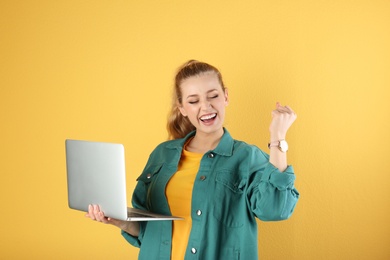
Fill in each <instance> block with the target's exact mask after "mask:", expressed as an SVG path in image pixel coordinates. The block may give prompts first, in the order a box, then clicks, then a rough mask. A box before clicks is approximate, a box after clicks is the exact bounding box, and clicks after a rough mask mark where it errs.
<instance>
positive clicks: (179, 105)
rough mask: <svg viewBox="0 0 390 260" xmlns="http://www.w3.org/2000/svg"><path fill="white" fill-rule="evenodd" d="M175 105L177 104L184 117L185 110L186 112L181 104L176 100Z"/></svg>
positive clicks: (185, 114)
mask: <svg viewBox="0 0 390 260" xmlns="http://www.w3.org/2000/svg"><path fill="white" fill-rule="evenodd" d="M176 106H177V108H178V109H179V111H180V113H181V115H182V116H184V117H186V116H187V112H186V110H185V109H184V108H183V106H182V105H181V104H180V103H179V102H176Z"/></svg>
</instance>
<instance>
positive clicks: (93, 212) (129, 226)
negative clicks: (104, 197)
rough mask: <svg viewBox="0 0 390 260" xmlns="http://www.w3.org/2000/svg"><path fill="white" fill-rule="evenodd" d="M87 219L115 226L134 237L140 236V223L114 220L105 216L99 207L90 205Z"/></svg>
mask: <svg viewBox="0 0 390 260" xmlns="http://www.w3.org/2000/svg"><path fill="white" fill-rule="evenodd" d="M85 217H87V218H90V219H92V220H94V221H97V222H102V223H104V224H111V225H114V226H116V227H118V228H120V229H122V230H124V231H126V232H127V233H129V234H131V235H132V236H138V233H139V223H138V222H130V221H124V220H119V219H114V218H109V217H106V216H105V215H104V213H103V212H102V211H101V210H100V207H99V206H98V205H89V206H88V213H87V214H85Z"/></svg>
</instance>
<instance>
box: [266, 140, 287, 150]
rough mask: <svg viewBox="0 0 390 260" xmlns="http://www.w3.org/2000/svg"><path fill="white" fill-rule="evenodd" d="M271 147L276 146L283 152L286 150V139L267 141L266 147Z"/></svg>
mask: <svg viewBox="0 0 390 260" xmlns="http://www.w3.org/2000/svg"><path fill="white" fill-rule="evenodd" d="M271 147H278V148H279V150H280V151H281V152H283V153H285V152H287V150H288V143H287V142H286V140H279V141H275V142H271V143H268V148H271Z"/></svg>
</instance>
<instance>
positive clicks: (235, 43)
mask: <svg viewBox="0 0 390 260" xmlns="http://www.w3.org/2000/svg"><path fill="white" fill-rule="evenodd" d="M389 32H390V2H389V1H380V0H375V1H374V0H366V1H348V0H332V1H311V0H301V1H287V0H285V1H283V0H280V1H222V0H221V1H205V0H200V1H50V0H48V1H13V0H2V1H0V98H1V100H0V122H1V126H0V138H1V144H0V160H1V161H0V185H1V189H0V198H1V203H0V206H1V215H2V218H1V221H0V223H1V224H0V227H1V229H0V232H1V235H0V258H1V259H89V258H87V257H90V259H136V256H137V253H138V250H137V249H135V248H132V247H131V246H129V245H127V244H126V242H125V241H124V240H123V239H122V238H121V236H120V235H119V231H117V230H116V229H115V228H114V227H111V226H105V225H101V224H98V223H94V222H92V221H89V220H87V219H85V218H84V217H83V213H81V212H77V211H72V210H70V209H68V207H67V191H66V173H65V152H64V140H65V138H76V139H89V140H98V141H109V142H120V143H124V145H125V147H126V148H127V149H126V160H127V161H126V163H127V168H128V172H127V177H128V180H127V185H128V190H129V195H128V197H129V199H130V196H131V191H132V189H133V187H134V185H135V179H136V177H137V175H138V174H139V173H140V171H141V170H142V168H143V166H144V164H145V162H146V159H147V157H148V155H149V153H150V152H151V150H152V149H153V148H154V147H155V145H157V144H158V143H159V142H161V141H163V140H165V138H166V132H165V118H166V113H167V111H168V107H169V98H170V89H171V85H172V78H173V75H174V72H175V70H176V67H177V66H178V65H179V64H181V63H182V62H184V61H186V60H187V59H190V58H195V59H199V60H203V61H207V62H210V63H211V64H214V65H216V66H217V67H219V68H220V69H221V71H222V73H223V74H224V76H225V81H226V84H227V86H228V88H229V90H230V92H229V93H230V99H231V101H230V105H229V107H228V112H227V113H228V116H227V121H226V126H227V127H228V129H229V130H230V132H231V133H232V134H233V136H234V137H235V138H237V139H243V140H246V141H247V142H249V143H255V144H257V145H258V146H259V147H261V148H263V149H265V150H266V143H267V141H268V133H267V128H268V124H269V122H270V111H271V109H272V108H273V106H274V103H275V102H276V101H280V102H282V103H283V104H285V103H288V104H290V105H291V106H292V107H293V108H294V109H295V110H296V112H297V113H298V120H297V122H296V124H295V125H294V126H293V128H292V129H291V131H290V133H289V135H288V141H289V142H290V147H291V148H290V151H289V159H290V162H291V163H293V164H294V166H295V169H296V173H297V182H296V186H297V188H298V189H299V191H300V192H301V199H300V201H299V204H298V206H297V209H296V211H295V213H294V215H293V217H292V218H291V219H289V220H288V221H284V222H278V223H262V222H259V230H260V232H259V238H260V239H259V251H260V252H259V255H260V258H261V259H299V260H302V259H304V260H305V259H390V249H389V248H390V247H389V245H390V224H389V220H390V219H389V214H390V188H389V187H390V163H389V162H390V160H389V155H390V148H389V147H390V139H389V133H390V116H389V112H390V102H389V101H390V93H389V88H390V48H389V46H390V34H389Z"/></svg>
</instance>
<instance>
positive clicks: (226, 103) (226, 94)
mask: <svg viewBox="0 0 390 260" xmlns="http://www.w3.org/2000/svg"><path fill="white" fill-rule="evenodd" d="M227 105H229V94H228V89H227V88H225V106H227Z"/></svg>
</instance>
